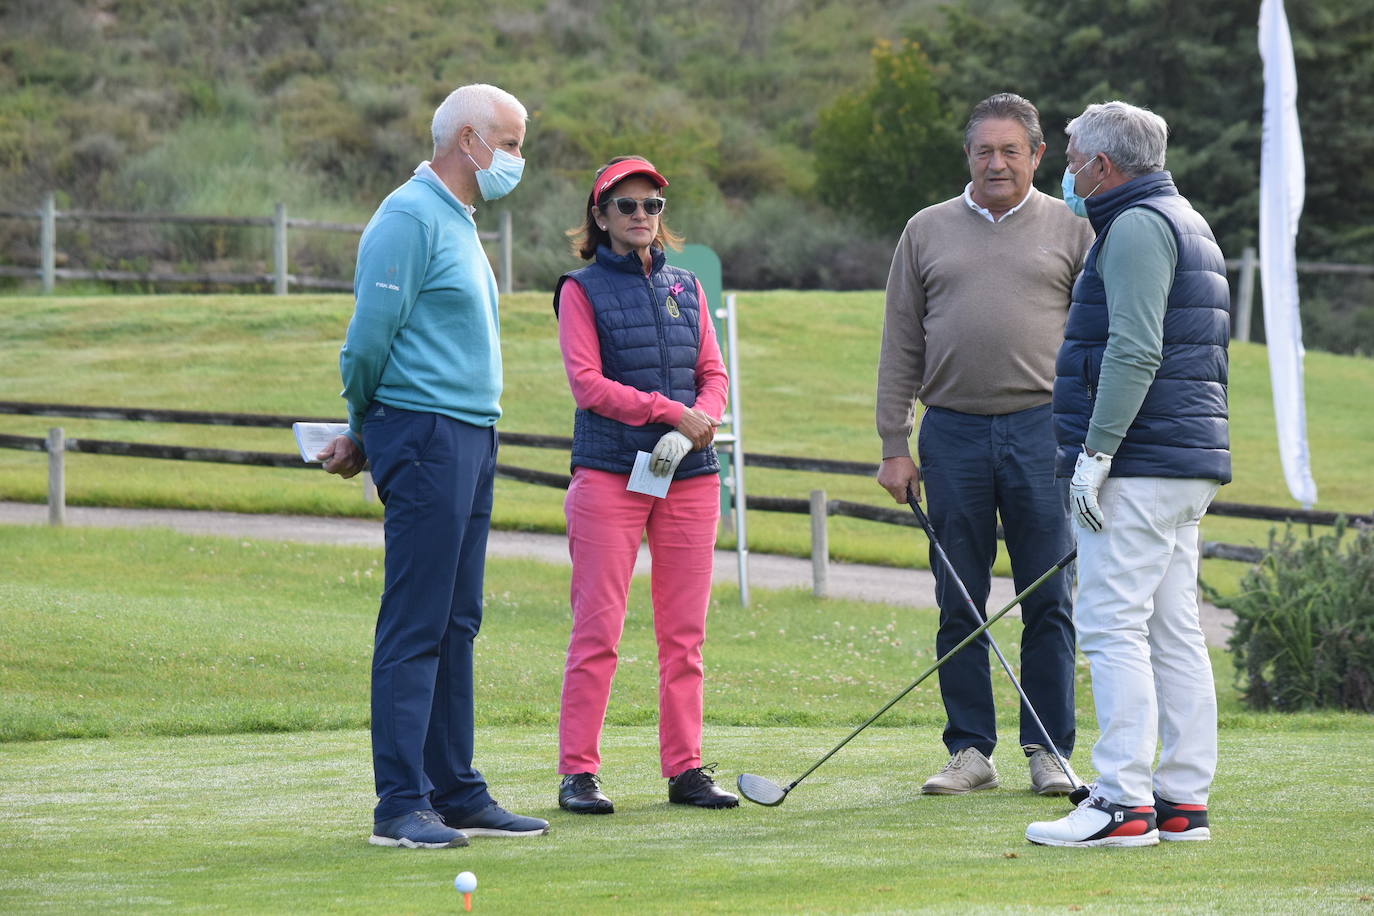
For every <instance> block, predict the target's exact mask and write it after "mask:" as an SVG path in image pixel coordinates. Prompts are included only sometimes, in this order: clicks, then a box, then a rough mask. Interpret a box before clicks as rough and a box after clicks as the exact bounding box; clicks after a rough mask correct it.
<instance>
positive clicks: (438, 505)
mask: <svg viewBox="0 0 1374 916" xmlns="http://www.w3.org/2000/svg"><path fill="white" fill-rule="evenodd" d="M363 438H364V442H365V443H366V445H367V454H368V459H369V460H370V461H371V464H372V475H373V480H374V481H375V483H376V485H377V495H378V497H379V498H380V499H381V501H382V503H383V505H384V506H385V507H386V513H385V532H386V585H385V589H384V591H383V592H382V600H381V609H380V611H379V613H378V615H377V630H376V642H375V647H374V651H373V657H372V763H373V770H374V773H375V774H376V781H377V796H378V799H379V801H378V803H377V807H376V809H375V811H374V819H375V820H377V821H382V820H386V819H388V818H392V817H397V816H399V815H402V814H407V813H409V812H411V811H416V810H421V809H425V808H434V809H436V810H438V811H439V812H440V813H441V814H443V815H444V816H445V817H450V816H456V817H459V818H461V817H462V816H464V815H467V814H472V813H475V812H477V811H480V810H482V809H483V808H485V807H487V806H488V805H489V804H491V803H492V799H491V796H490V795H488V794H487V786H486V781H485V780H484V779H483V778H482V774H481V773H479V772H477V771H476V770H475V769H473V768H472V751H473V689H472V681H473V676H472V642H473V639H474V638H475V637H476V636H477V631H478V629H479V627H480V626H481V623H482V575H483V570H484V567H485V561H486V549H487V532H488V530H489V528H490V523H491V504H492V484H493V481H494V478H495V473H496V450H497V436H496V429H495V427H492V426H474V425H472V424H469V423H464V422H462V421H460V420H456V419H452V418H450V417H446V416H443V415H440V414H435V413H423V412H415V411H409V410H402V409H400V408H396V407H392V406H390V405H383V404H373V405H372V406H371V407H369V408H368V411H367V414H366V417H365V419H364V423H363Z"/></svg>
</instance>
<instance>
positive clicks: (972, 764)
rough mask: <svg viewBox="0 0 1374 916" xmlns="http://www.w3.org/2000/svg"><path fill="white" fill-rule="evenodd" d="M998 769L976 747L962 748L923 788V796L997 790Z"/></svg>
mask: <svg viewBox="0 0 1374 916" xmlns="http://www.w3.org/2000/svg"><path fill="white" fill-rule="evenodd" d="M997 786H998V782H997V767H995V766H993V765H992V761H991V760H989V759H988V758H986V757H984V756H983V752H982V751H980V750H978V748H976V747H965V748H961V749H959V750H958V751H956V752H955V753H954V756H953V757H951V758H949V762H948V763H946V764H945V765H944V766H943V767H941V768H940V772H938V773H936V774H935V775H934V776H932V777H930V778H929V779H927V780H926V781H925V784H924V785H922V786H921V794H922V795H964V794H965V793H968V792H976V791H978V790H979V789H995V788H997Z"/></svg>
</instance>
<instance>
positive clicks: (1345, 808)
mask: <svg viewBox="0 0 1374 916" xmlns="http://www.w3.org/2000/svg"><path fill="white" fill-rule="evenodd" d="M838 737H842V736H837V735H836V734H834V732H833V730H830V729H814V728H812V729H797V728H769V729H751V728H729V727H711V728H709V729H708V730H707V734H706V743H707V746H708V747H709V748H710V752H711V753H713V754H718V755H719V757H720V759H721V761H722V769H721V772H722V773H723V774H728V776H729V777H730V778H733V775H734V773H736V772H739V770H741V769H743V770H747V771H752V772H759V773H762V774H766V775H769V776H770V777H772V778H777V779H791V778H793V777H794V776H795V775H796V774H799V773H800V772H801V771H802V770H803V769H804V768H805V767H806V766H808V765H809V764H810V762H811V761H813V760H814V759H815V758H816V757H817V756H819V754H820V753H822V752H823V751H824V750H825V749H827V748H828V747H830V746H832V745H833V744H834V743H835V741H836V740H838ZM1085 737H1091V736H1090V735H1088V736H1085ZM554 745H555V735H554V732H553V729H551V728H549V727H529V726H491V727H484V728H482V729H480V730H479V733H478V748H479V754H478V761H477V764H478V766H479V767H480V768H481V769H482V770H483V772H484V773H485V775H486V776H487V778H488V779H489V780H490V782H491V784H492V786H493V788H494V791H495V792H497V793H498V797H499V798H500V799H501V800H502V802H503V803H506V804H508V805H509V806H510V807H512V808H514V809H516V810H520V811H523V812H527V813H530V814H535V815H538V816H542V817H546V818H548V819H549V820H550V822H551V824H552V827H551V831H550V833H549V835H548V836H546V837H542V838H539V839H535V840H483V839H477V840H474V841H473V843H472V845H471V846H469V847H467V848H466V849H460V850H442V851H436V852H402V851H397V850H390V849H378V848H375V847H371V846H368V845H367V843H366V836H367V832H368V828H369V827H370V820H369V808H370V805H371V804H372V798H371V795H370V792H371V783H370V779H369V776H368V774H369V764H370V760H369V756H368V750H367V747H368V736H367V734H366V732H363V731H355V730H345V731H334V732H313V733H301V734H291V735H232V736H206V737H188V738H120V739H105V740H91V741H45V742H34V743H26V744H18V745H15V744H9V745H0V805H3V808H4V810H5V812H6V816H5V818H4V819H3V820H0V853H3V854H0V910H4V911H7V912H71V913H88V912H101V913H146V912H149V911H170V912H217V913H220V912H229V913H287V912H291V913H297V912H337V913H353V912H358V913H364V912H371V913H377V912H385V913H435V912H453V911H455V910H457V909H458V905H459V897H458V895H457V894H456V893H455V892H454V890H453V883H452V882H453V876H454V875H455V874H456V873H457V872H459V871H464V870H468V871H472V872H474V873H475V874H476V875H477V878H478V881H479V885H478V890H477V893H476V894H475V896H474V906H473V912H474V913H492V914H497V913H665V914H666V913H698V912H703V913H704V912H718V913H783V912H805V913H855V912H863V913H901V912H907V913H911V912H937V913H968V912H975V913H995V912H1018V913H1025V912H1043V913H1062V912H1065V911H1071V912H1086V913H1228V914H1229V913H1274V914H1289V913H1368V912H1369V911H1370V908H1371V904H1370V897H1371V895H1374V878H1371V865H1372V864H1374V862H1371V854H1370V852H1369V847H1368V838H1369V836H1370V830H1371V829H1372V828H1374V824H1371V816H1370V814H1369V807H1368V805H1367V803H1366V799H1365V798H1364V797H1363V793H1362V792H1361V790H1360V788H1359V778H1358V776H1357V775H1356V774H1359V773H1362V772H1364V769H1365V766H1366V763H1367V761H1368V760H1369V758H1370V755H1371V754H1374V730H1371V729H1369V728H1368V727H1365V728H1362V729H1358V730H1347V731H1343V732H1341V733H1340V734H1337V735H1331V734H1328V733H1325V732H1308V731H1304V730H1303V729H1301V728H1298V729H1293V728H1285V729H1281V730H1269V729H1234V730H1226V731H1225V732H1223V735H1222V742H1221V753H1222V769H1221V773H1220V776H1219V780H1218V784H1217V787H1216V791H1215V793H1214V795H1213V798H1212V804H1211V808H1212V819H1213V825H1214V833H1215V839H1214V840H1213V841H1212V842H1210V843H1173V844H1165V845H1162V846H1160V847H1157V848H1152V849H1138V850H1076V849H1051V848H1042V847H1035V846H1031V845H1029V844H1027V843H1026V842H1025V841H1024V839H1023V838H1022V832H1023V831H1024V829H1025V826H1026V824H1027V823H1029V822H1030V821H1032V820H1041V819H1046V818H1053V817H1057V816H1059V815H1060V813H1062V812H1063V811H1064V810H1065V807H1066V806H1065V803H1064V802H1063V801H1062V800H1053V799H1043V798H1038V797H1036V796H1034V795H1031V794H1030V793H1029V792H1028V791H1027V790H1026V777H1025V774H1024V771H1023V770H1021V769H1019V768H1017V767H1015V766H1014V762H1013V761H1012V760H1011V759H1010V758H1009V757H1006V758H1004V760H1003V775H1004V777H1006V779H1005V786H1004V788H1002V789H1000V790H997V791H994V792H985V793H979V794H978V795H977V796H973V797H965V798H948V797H944V798H942V797H934V796H927V797H922V796H919V795H917V794H916V787H917V785H918V783H919V782H920V780H921V779H923V778H924V776H925V775H927V774H928V773H929V771H931V770H932V769H933V768H935V767H937V766H938V764H939V763H940V758H941V756H942V754H941V753H940V749H939V748H938V742H937V741H936V737H935V735H934V734H933V733H920V732H912V731H909V730H907V729H871V730H870V731H868V732H865V733H864V734H862V735H860V736H859V737H858V738H856V739H855V740H854V741H853V742H852V743H851V744H850V745H849V746H847V747H846V748H845V749H844V750H843V751H841V753H840V754H838V755H836V757H835V758H834V759H832V760H831V761H829V762H827V763H826V765H825V766H824V767H822V768H821V769H819V770H817V771H816V773H815V774H814V775H813V776H811V777H809V778H808V779H807V781H806V782H804V783H802V784H801V785H800V786H798V787H797V789H796V790H795V791H794V792H793V793H792V794H791V795H790V796H789V797H788V799H787V801H786V802H785V803H784V804H783V805H782V806H781V807H778V808H760V807H756V806H753V805H748V804H747V803H746V804H745V806H743V807H741V808H739V809H737V810H734V811H699V810H683V809H681V808H679V807H676V806H669V805H668V804H667V803H666V801H665V798H664V794H665V793H664V785H663V782H662V780H660V779H658V778H657V772H656V756H657V752H656V742H655V738H654V732H653V730H652V729H651V728H648V727H642V726H620V727H613V728H610V729H608V732H607V735H606V740H605V748H604V750H605V760H606V770H605V775H606V788H607V791H608V792H610V793H611V794H612V796H613V798H614V799H615V801H616V805H617V809H616V813H615V814H614V815H612V816H610V817H603V818H588V817H583V818H576V817H574V816H572V815H568V814H564V813H563V812H561V811H559V810H558V809H557V807H556V806H555V803H554V802H555V794H556V777H555V776H554V775H553V773H554ZM1314 745H1319V746H1320V748H1321V753H1313V747H1314ZM1335 812H1340V814H1339V816H1337V815H1336V814H1335ZM1333 817H1338V819H1337V820H1336V821H1334V822H1333V820H1332V818H1333Z"/></svg>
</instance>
